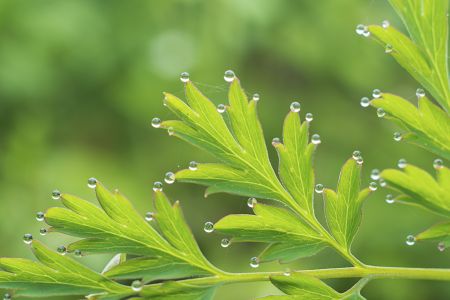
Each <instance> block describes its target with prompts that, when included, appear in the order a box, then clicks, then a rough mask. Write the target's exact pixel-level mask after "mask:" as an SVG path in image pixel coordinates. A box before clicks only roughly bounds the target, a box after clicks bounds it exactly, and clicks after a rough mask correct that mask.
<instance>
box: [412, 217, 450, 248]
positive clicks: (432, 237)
mask: <svg viewBox="0 0 450 300" xmlns="http://www.w3.org/2000/svg"><path fill="white" fill-rule="evenodd" d="M415 238H416V241H438V242H439V247H442V249H445V248H448V247H450V222H442V223H438V224H436V225H433V226H431V227H430V228H428V229H427V230H425V231H423V232H421V233H419V234H417V235H416V236H415ZM440 249H441V248H440Z"/></svg>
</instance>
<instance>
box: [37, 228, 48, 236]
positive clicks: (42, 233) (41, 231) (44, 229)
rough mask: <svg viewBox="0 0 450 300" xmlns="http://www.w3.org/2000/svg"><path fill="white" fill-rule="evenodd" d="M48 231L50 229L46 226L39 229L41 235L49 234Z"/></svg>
mask: <svg viewBox="0 0 450 300" xmlns="http://www.w3.org/2000/svg"><path fill="white" fill-rule="evenodd" d="M47 233H48V230H47V229H46V228H41V229H39V234H40V235H47Z"/></svg>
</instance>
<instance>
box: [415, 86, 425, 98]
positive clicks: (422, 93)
mask: <svg viewBox="0 0 450 300" xmlns="http://www.w3.org/2000/svg"><path fill="white" fill-rule="evenodd" d="M416 97H417V98H418V99H420V98H423V97H425V90H424V89H422V88H418V89H417V90H416Z"/></svg>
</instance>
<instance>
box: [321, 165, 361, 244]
mask: <svg viewBox="0 0 450 300" xmlns="http://www.w3.org/2000/svg"><path fill="white" fill-rule="evenodd" d="M360 173H361V166H360V165H358V164H357V163H356V161H355V160H354V159H349V160H347V162H346V163H345V164H344V166H343V167H342V170H341V173H340V175H339V183H338V186H337V193H336V192H335V191H333V190H331V189H325V190H324V198H325V204H326V219H327V223H328V226H329V228H330V230H331V232H332V233H333V235H334V237H335V238H336V240H337V241H338V243H340V244H341V245H342V246H344V247H345V248H346V249H349V248H350V245H351V243H352V241H353V238H354V236H355V234H356V232H357V231H358V228H359V224H360V222H361V206H362V202H363V200H364V199H365V198H366V197H367V195H368V194H369V192H368V189H365V190H363V191H360V181H361V179H360V177H361V176H360Z"/></svg>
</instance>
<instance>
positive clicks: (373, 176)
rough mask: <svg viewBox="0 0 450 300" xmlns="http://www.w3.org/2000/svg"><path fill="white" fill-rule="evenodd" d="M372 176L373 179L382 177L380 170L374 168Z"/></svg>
mask: <svg viewBox="0 0 450 300" xmlns="http://www.w3.org/2000/svg"><path fill="white" fill-rule="evenodd" d="M370 178H372V179H373V180H378V179H380V170H378V169H373V170H372V172H370Z"/></svg>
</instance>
